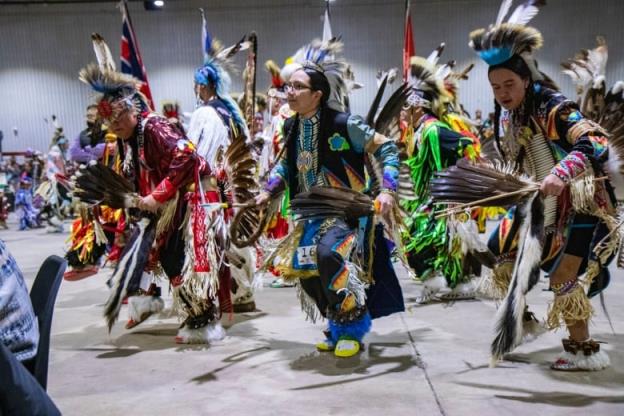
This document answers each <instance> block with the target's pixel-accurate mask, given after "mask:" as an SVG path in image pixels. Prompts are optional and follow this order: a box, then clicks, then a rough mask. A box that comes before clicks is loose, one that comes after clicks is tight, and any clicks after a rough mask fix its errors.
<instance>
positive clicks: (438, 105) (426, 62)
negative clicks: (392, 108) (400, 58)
mask: <svg viewBox="0 0 624 416" xmlns="http://www.w3.org/2000/svg"><path fill="white" fill-rule="evenodd" d="M443 50H444V43H441V44H440V46H438V47H437V48H436V49H435V50H434V51H433V52H432V53H431V54H430V55H429V56H428V57H427V58H422V57H420V56H413V57H412V58H411V59H410V70H409V73H408V82H409V84H410V85H411V88H412V93H411V94H410V97H409V99H408V104H409V105H411V106H417V107H425V108H428V109H430V110H431V111H432V112H433V113H434V114H436V115H437V116H438V117H439V116H441V115H442V113H444V112H445V109H446V105H447V104H448V103H449V102H450V101H451V98H452V97H451V95H450V94H449V92H448V91H447V90H446V88H445V86H444V77H445V76H446V75H448V72H447V71H446V69H448V68H449V67H448V65H445V66H442V67H440V68H438V67H437V66H436V65H437V63H438V60H439V59H440V55H441V53H442V51H443Z"/></svg>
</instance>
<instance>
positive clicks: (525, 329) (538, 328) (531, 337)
mask: <svg viewBox="0 0 624 416" xmlns="http://www.w3.org/2000/svg"><path fill="white" fill-rule="evenodd" d="M546 332H548V330H547V329H546V327H545V326H544V324H543V323H542V322H535V321H534V320H530V321H524V322H523V324H522V343H523V344H524V343H528V342H531V341H535V340H536V339H537V338H539V336H540V335H542V334H544V333H546Z"/></svg>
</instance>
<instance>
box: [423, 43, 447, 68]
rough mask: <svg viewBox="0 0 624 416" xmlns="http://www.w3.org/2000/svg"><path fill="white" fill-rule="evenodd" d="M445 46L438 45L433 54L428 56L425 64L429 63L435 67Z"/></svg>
mask: <svg viewBox="0 0 624 416" xmlns="http://www.w3.org/2000/svg"><path fill="white" fill-rule="evenodd" d="M445 45H446V44H445V43H444V42H442V43H440V46H438V47H437V48H435V49H434V50H433V52H431V53H430V54H429V56H428V57H427V62H429V63H431V64H432V65H436V64H437V63H438V60H439V59H440V55H442V51H443V50H444V46H445Z"/></svg>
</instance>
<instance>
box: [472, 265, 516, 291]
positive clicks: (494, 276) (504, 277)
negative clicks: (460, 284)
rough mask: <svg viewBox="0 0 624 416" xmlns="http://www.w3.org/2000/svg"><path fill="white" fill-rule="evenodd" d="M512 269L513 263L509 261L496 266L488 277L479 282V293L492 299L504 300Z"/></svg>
mask: <svg viewBox="0 0 624 416" xmlns="http://www.w3.org/2000/svg"><path fill="white" fill-rule="evenodd" d="M513 268H514V263H513V262H509V261H506V262H504V263H501V264H498V265H496V266H495V267H494V269H493V270H492V273H491V274H490V276H487V277H484V278H483V279H482V280H481V283H480V285H479V291H480V292H481V293H484V294H485V295H486V296H489V297H491V298H492V299H496V300H502V299H504V298H505V296H507V290H508V289H509V284H510V283H511V275H512V273H513Z"/></svg>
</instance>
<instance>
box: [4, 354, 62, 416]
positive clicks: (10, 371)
mask: <svg viewBox="0 0 624 416" xmlns="http://www.w3.org/2000/svg"><path fill="white" fill-rule="evenodd" d="M0 377H1V382H0V415H3V416H21V415H29V416H56V415H60V414H61V412H60V411H59V410H58V408H57V407H56V406H55V405H54V402H52V399H50V396H48V394H47V393H46V392H45V390H44V389H43V388H42V387H41V385H40V384H39V382H38V381H37V380H36V379H35V378H34V377H33V376H32V374H30V372H29V371H28V370H27V369H26V367H24V365H22V363H21V362H19V360H18V359H17V358H15V356H14V355H13V353H12V352H11V351H10V350H9V349H8V348H7V347H6V346H5V345H4V344H2V343H1V342H0Z"/></svg>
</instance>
